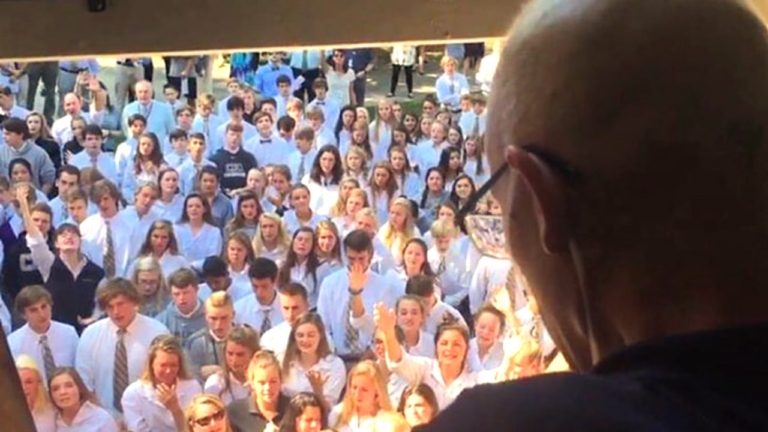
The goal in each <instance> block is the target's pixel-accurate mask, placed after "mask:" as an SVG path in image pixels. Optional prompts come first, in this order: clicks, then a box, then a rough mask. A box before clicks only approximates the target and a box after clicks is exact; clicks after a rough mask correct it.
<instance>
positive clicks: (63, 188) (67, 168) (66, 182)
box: [48, 165, 80, 227]
mask: <svg viewBox="0 0 768 432" xmlns="http://www.w3.org/2000/svg"><path fill="white" fill-rule="evenodd" d="M79 186H80V170H79V169H78V168H77V167H73V166H72V165H64V166H62V167H61V168H60V169H59V177H58V179H57V180H56V188H58V190H59V194H58V195H57V196H56V198H54V199H52V200H50V201H48V205H49V206H50V207H51V211H53V220H52V223H53V226H54V227H58V226H59V225H61V224H62V223H64V221H65V220H66V219H67V218H69V212H68V209H67V202H66V201H65V198H66V196H67V194H68V193H69V191H71V190H75V189H77V188H79Z"/></svg>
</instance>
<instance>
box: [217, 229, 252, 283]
mask: <svg viewBox="0 0 768 432" xmlns="http://www.w3.org/2000/svg"><path fill="white" fill-rule="evenodd" d="M222 259H224V262H225V263H226V264H227V270H228V271H229V276H230V277H231V278H232V282H233V283H234V284H236V285H247V284H249V283H250V280H249V279H248V269H249V268H250V266H251V263H252V262H253V260H254V259H256V256H255V255H254V254H253V246H251V239H250V238H249V237H248V235H247V234H245V233H244V232H242V231H234V232H231V233H230V234H229V235H228V236H227V240H226V241H225V242H224V250H223V252H222Z"/></svg>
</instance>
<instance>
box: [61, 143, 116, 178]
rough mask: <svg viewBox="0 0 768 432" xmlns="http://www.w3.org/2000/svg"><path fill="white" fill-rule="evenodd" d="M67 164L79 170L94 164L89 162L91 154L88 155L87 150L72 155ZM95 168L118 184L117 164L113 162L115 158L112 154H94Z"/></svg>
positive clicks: (91, 166) (92, 166)
mask: <svg viewBox="0 0 768 432" xmlns="http://www.w3.org/2000/svg"><path fill="white" fill-rule="evenodd" d="M69 164H70V165H72V166H76V167H77V168H79V169H80V170H83V169H85V168H94V164H93V163H92V162H91V156H89V155H88V152H86V151H81V152H80V153H78V154H76V155H74V156H72V159H70V160H69ZM95 168H96V169H97V170H99V172H100V173H101V175H103V176H104V178H106V179H107V180H109V181H111V182H112V183H114V184H118V177H117V165H116V164H115V158H114V157H113V156H112V155H107V154H106V153H99V155H98V156H96V165H95Z"/></svg>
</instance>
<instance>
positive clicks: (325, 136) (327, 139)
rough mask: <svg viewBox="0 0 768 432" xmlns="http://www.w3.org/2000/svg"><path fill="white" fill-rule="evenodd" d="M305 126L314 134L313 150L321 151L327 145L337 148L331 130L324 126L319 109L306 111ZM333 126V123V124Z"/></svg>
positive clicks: (322, 115) (314, 108) (324, 119)
mask: <svg viewBox="0 0 768 432" xmlns="http://www.w3.org/2000/svg"><path fill="white" fill-rule="evenodd" d="M306 118H307V124H308V125H309V127H311V128H312V130H313V131H314V132H315V148H316V149H321V148H323V147H325V146H327V145H332V146H336V147H338V143H337V142H336V138H335V136H334V135H333V131H332V129H330V128H329V127H328V126H326V118H325V114H323V111H322V110H321V109H320V107H312V108H309V109H307V113H306ZM334 124H335V123H334Z"/></svg>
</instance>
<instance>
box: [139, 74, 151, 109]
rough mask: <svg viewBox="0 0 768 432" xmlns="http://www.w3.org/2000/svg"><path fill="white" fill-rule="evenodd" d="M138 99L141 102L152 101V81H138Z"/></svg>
mask: <svg viewBox="0 0 768 432" xmlns="http://www.w3.org/2000/svg"><path fill="white" fill-rule="evenodd" d="M136 99H138V100H139V102H141V103H144V104H146V103H149V102H150V101H152V83H151V82H149V81H146V80H141V81H139V82H137V83H136Z"/></svg>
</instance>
